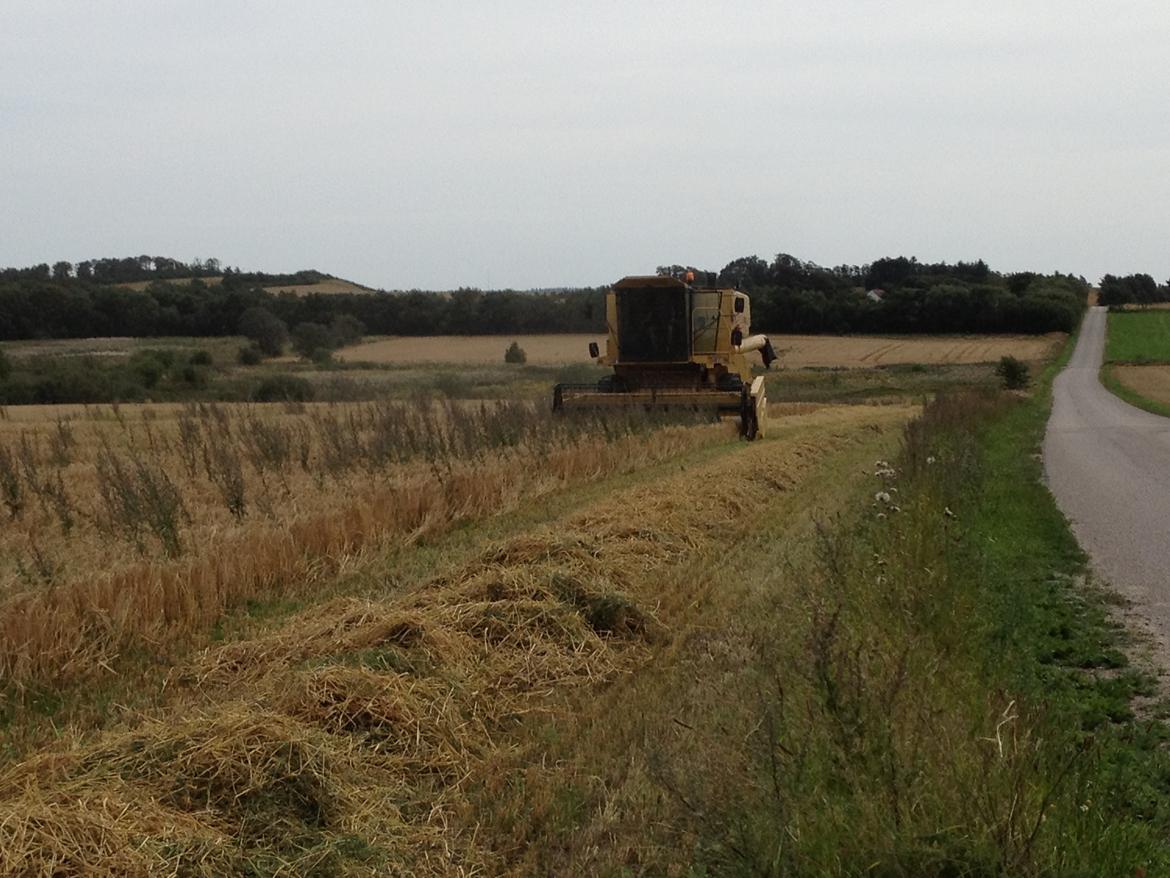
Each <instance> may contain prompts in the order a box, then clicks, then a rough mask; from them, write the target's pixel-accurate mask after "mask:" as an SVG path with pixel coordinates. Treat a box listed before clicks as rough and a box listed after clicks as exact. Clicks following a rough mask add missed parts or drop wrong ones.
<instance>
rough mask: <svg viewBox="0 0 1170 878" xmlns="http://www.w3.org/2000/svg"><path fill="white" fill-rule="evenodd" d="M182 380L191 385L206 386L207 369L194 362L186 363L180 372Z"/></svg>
mask: <svg viewBox="0 0 1170 878" xmlns="http://www.w3.org/2000/svg"><path fill="white" fill-rule="evenodd" d="M180 374H181V377H182V379H183V381H184V382H186V383H187V384H189V385H191V386H192V387H206V386H207V371H206V370H205V369H203V368H201V367H199V366H196V365H195V364H194V363H188V364H187V365H186V366H184V367H183V371H182V372H181V373H180Z"/></svg>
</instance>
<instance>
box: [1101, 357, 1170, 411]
mask: <svg viewBox="0 0 1170 878" xmlns="http://www.w3.org/2000/svg"><path fill="white" fill-rule="evenodd" d="M1108 368H1109V370H1110V371H1111V372H1112V374H1113V376H1114V377H1115V378H1116V379H1117V380H1118V381H1119V382H1120V383H1121V384H1122V385H1123V386H1124V387H1126V388H1128V389H1129V390H1131V391H1133V392H1134V393H1136V394H1137V395H1138V396H1141V397H1143V398H1145V399H1148V400H1151V401H1153V402H1155V403H1158V404H1160V405H1163V406H1170V366H1128V365H1123V364H1116V365H1113V366H1109V367H1108Z"/></svg>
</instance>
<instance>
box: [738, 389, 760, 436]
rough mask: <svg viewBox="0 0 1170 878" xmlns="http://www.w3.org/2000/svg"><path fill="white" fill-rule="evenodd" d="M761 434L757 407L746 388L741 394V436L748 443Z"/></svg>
mask: <svg viewBox="0 0 1170 878" xmlns="http://www.w3.org/2000/svg"><path fill="white" fill-rule="evenodd" d="M759 433H760V422H759V420H758V419H757V418H756V405H755V401H754V400H753V399H752V397H751V394H749V393H748V389H747V388H746V387H745V388H743V390H741V391H740V394H739V435H740V436H742V437H743V438H744V439H746V440H747V441H748V442H752V441H754V440H755V438H756V436H758V435H759Z"/></svg>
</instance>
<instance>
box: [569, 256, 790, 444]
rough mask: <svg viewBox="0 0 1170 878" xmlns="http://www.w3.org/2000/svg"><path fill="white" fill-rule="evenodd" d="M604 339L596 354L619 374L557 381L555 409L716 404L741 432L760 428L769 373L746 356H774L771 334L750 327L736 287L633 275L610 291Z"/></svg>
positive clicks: (767, 361)
mask: <svg viewBox="0 0 1170 878" xmlns="http://www.w3.org/2000/svg"><path fill="white" fill-rule="evenodd" d="M605 313H606V326H607V328H608V338H607V340H606V349H605V355H604V356H602V355H601V352H600V349H599V348H598V346H597V344H596V343H593V344H590V346H589V348H590V351H589V352H590V355H591V356H593V357H595V358H596V359H597V362H598V363H599V364H601V365H603V366H611V367H612V368H613V374H612V375H609V376H606V377H605V378H603V379H602V380H601V381H599V382H598V383H597V384H558V385H557V386H556V387H554V388H553V410H554V411H559V410H571V409H581V408H602V407H620V406H641V407H645V408H672V407H674V408H691V409H710V410H711V411H713V412H715V413H718V414H719V415H720V416H727V417H735V418H738V419H739V425H740V434H741V435H742V436H745V437H747V438H748V439H754V438H756V437H757V436H760V435H762V432H763V427H764V421H765V412H766V406H767V399H766V396H765V389H764V378H763V376H762V375H761V376H759V377H756V378H755V379H753V378H752V368H751V365H750V364H749V363H748V361H747V359H746V355H747V354H749V353H753V352H755V351H759V352H760V356H761V358H762V359H763V363H764V366H765V367H768V366H770V365H771V364H772V361H773V360H775V359H776V353H775V351H774V350H773V349H772V344H771V342H769V341H768V337H767V336H766V335H752V334H751V302H750V301H749V299H748V297H747V295H745V294H744V293H741V292H739V291H738V290H721V289H714V288H697V287H692V286H691V285H689V284H687V283H686V282H684V281H682V280H678V279H677V278H673V277H661V276H657V275H652V276H634V277H626V278H623V279H622V280H620V281H618V282H617V283H616V284H614V285H613V287H612V288H611V289H610V290H609V292H608V293H606V299H605Z"/></svg>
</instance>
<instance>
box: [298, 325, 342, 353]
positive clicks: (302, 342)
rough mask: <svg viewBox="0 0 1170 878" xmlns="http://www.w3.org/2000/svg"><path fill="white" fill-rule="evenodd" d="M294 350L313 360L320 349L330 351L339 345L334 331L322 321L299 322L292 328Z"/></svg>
mask: <svg viewBox="0 0 1170 878" xmlns="http://www.w3.org/2000/svg"><path fill="white" fill-rule="evenodd" d="M292 343H293V350H294V351H296V352H297V353H298V354H300V355H301V356H302V357H304V358H305V359H306V360H312V359H313V358H314V357H315V356H316V355H317V352H318V351H325V352H326V353H328V352H329V351H331V350H333V348H335V347H336V346H337V344H336V341H335V339H334V335H333V333H332V332H331V331H330V330H329V327H328V326H325V325H323V324H321V323H298V324H297V325H296V326H294V327H293V330H292Z"/></svg>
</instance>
